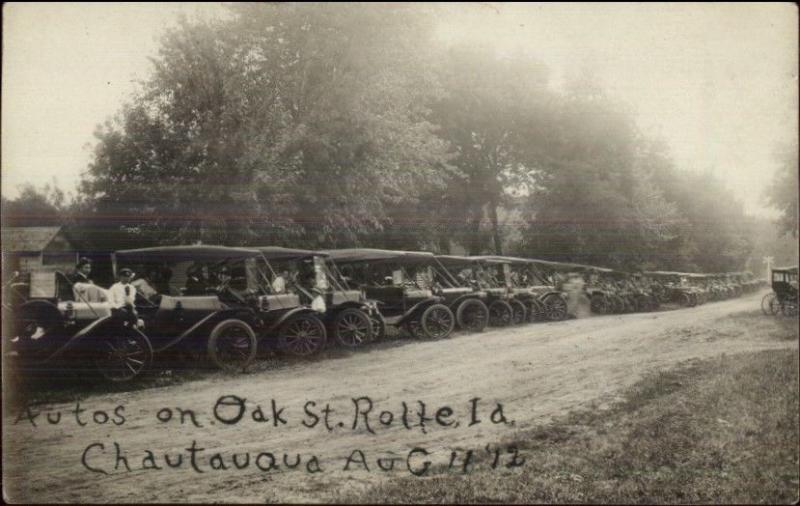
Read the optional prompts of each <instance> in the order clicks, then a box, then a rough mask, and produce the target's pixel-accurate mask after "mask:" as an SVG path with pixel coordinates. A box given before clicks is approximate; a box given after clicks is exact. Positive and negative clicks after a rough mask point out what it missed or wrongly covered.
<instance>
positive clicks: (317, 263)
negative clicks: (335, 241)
mask: <svg viewBox="0 0 800 506" xmlns="http://www.w3.org/2000/svg"><path fill="white" fill-rule="evenodd" d="M257 249H258V250H259V251H261V252H262V254H263V255H264V256H265V257H267V258H269V263H270V266H271V267H272V268H273V269H274V270H275V271H278V272H287V273H291V274H290V279H291V281H290V286H291V288H290V289H293V290H294V291H296V293H297V294H298V295H299V296H300V301H301V302H303V303H304V304H307V305H314V304H315V303H316V304H317V305H321V306H322V307H324V308H325V312H324V313H322V314H321V315H320V316H321V318H322V320H323V322H324V323H325V324H326V326H327V333H328V335H330V336H333V338H334V339H335V340H336V342H337V343H339V344H340V345H341V346H344V347H346V348H356V347H358V346H360V345H362V344H364V343H366V342H369V341H372V340H373V339H380V338H381V337H382V335H383V326H384V323H383V317H382V316H381V314H380V312H379V311H378V307H377V303H376V302H375V301H371V300H368V299H366V297H365V295H364V292H363V291H361V290H358V289H351V288H350V287H348V286H347V283H346V282H345V281H344V280H343V279H342V276H341V273H340V272H339V270H338V269H337V268H336V265H335V264H334V263H333V262H331V261H330V259H329V256H328V255H327V254H325V253H323V252H319V251H311V250H304V249H292V248H282V247H278V246H266V247H258V248H257Z"/></svg>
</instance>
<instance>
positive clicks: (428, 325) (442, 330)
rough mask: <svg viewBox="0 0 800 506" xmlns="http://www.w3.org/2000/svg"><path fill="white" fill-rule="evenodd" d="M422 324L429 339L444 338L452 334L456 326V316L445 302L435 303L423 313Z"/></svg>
mask: <svg viewBox="0 0 800 506" xmlns="http://www.w3.org/2000/svg"><path fill="white" fill-rule="evenodd" d="M420 324H421V325H422V331H423V333H424V334H425V337H427V338H428V339H444V338H446V337H449V336H450V333H451V332H453V328H455V326H456V317H455V316H453V312H452V311H450V308H449V307H447V306H445V305H444V304H434V305H432V306H430V307H428V309H426V310H425V311H423V313H422V317H420Z"/></svg>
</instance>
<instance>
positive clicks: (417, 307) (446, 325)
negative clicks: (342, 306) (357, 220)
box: [323, 248, 456, 339]
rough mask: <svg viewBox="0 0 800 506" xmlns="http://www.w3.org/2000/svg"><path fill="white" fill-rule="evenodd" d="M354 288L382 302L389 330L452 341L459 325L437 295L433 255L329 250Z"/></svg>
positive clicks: (373, 250)
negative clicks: (393, 328)
mask: <svg viewBox="0 0 800 506" xmlns="http://www.w3.org/2000/svg"><path fill="white" fill-rule="evenodd" d="M323 253H326V254H327V255H329V257H330V259H331V261H333V263H335V264H336V267H337V268H338V269H339V270H340V272H341V273H342V274H343V275H344V279H345V280H346V281H347V283H348V284H349V285H350V286H357V287H358V288H359V289H361V290H363V291H364V294H365V296H366V298H368V299H370V300H375V301H377V302H378V309H379V310H380V313H381V315H382V316H383V319H384V322H385V324H386V325H388V326H392V327H395V328H402V329H405V330H406V331H407V332H408V333H410V334H411V335H412V336H414V337H417V338H427V339H443V338H446V337H449V336H450V334H451V333H452V332H453V329H454V328H455V324H456V318H455V315H454V314H453V312H452V310H451V309H450V308H449V307H448V306H447V305H446V304H445V303H444V302H445V298H444V297H443V296H441V295H434V293H433V290H434V286H433V280H432V279H430V277H429V276H430V274H429V272H430V271H429V269H428V268H429V267H430V266H431V265H434V262H435V258H434V256H433V254H432V253H427V252H409V251H393V250H382V249H369V248H355V249H338V250H326V251H324V252H323ZM412 272H413V273H414V274H415V275H413V276H412V275H411V274H410V273H412Z"/></svg>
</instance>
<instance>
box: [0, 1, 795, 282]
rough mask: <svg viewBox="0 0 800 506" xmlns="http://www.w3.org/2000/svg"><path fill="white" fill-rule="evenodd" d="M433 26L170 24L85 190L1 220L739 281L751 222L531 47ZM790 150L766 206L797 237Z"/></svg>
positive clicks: (18, 208)
mask: <svg viewBox="0 0 800 506" xmlns="http://www.w3.org/2000/svg"><path fill="white" fill-rule="evenodd" d="M412 7H413V8H412ZM437 12H438V11H437V8H436V7H435V6H432V7H424V8H423V7H420V6H409V5H407V4H392V5H385V4H382V5H372V4H363V5H362V4H359V5H356V4H328V3H319V4H305V3H300V4H243V5H234V6H232V7H231V16H230V17H229V18H227V19H224V20H220V21H215V22H199V21H194V22H189V21H183V22H182V23H181V24H180V25H179V26H178V27H177V28H174V29H172V30H171V31H169V32H168V33H167V34H166V35H165V36H164V38H163V40H162V41H161V46H160V50H159V52H158V54H157V56H156V57H155V58H153V60H152V63H153V69H152V73H151V75H150V76H149V78H148V79H146V80H145V82H143V83H142V85H141V88H140V90H139V92H138V93H137V94H136V96H134V97H133V98H132V99H131V101H130V102H129V103H127V104H125V105H124V106H123V107H122V108H121V109H120V111H119V113H118V114H117V115H116V116H115V117H114V118H112V119H110V120H108V121H106V122H105V123H104V124H103V125H100V126H99V127H98V129H97V132H96V136H97V144H96V147H95V151H94V157H93V160H92V162H91V164H90V166H89V167H88V171H87V174H86V176H85V178H84V180H83V181H82V184H81V187H80V192H79V196H80V197H79V198H78V199H77V200H76V201H75V202H73V203H72V204H71V206H67V203H65V202H64V196H63V195H61V196H59V195H54V194H53V193H52V191H53V190H52V189H49V190H46V191H45V192H44V194H39V193H37V191H36V190H35V189H29V190H27V191H25V192H23V194H22V195H21V197H20V198H19V199H16V200H15V201H6V200H5V199H4V202H3V208H4V211H6V210H11V211H12V214H14V213H15V214H16V215H18V216H21V215H26V214H27V215H28V216H34V217H35V216H41V217H42V219H56V218H57V217H58V216H59V215H60V216H62V217H63V216H69V217H70V218H69V219H71V220H72V222H73V223H74V224H76V225H78V226H83V227H84V228H86V229H87V230H90V232H89V233H87V237H88V236H91V237H94V238H95V239H96V241H99V242H102V243H103V244H104V247H105V248H109V249H113V247H116V246H119V247H125V246H129V245H131V244H142V245H145V244H174V243H187V242H194V241H198V240H200V241H203V242H206V243H221V244H237V245H247V244H267V243H274V244H282V245H287V246H299V247H345V246H368V247H369V246H372V247H391V248H398V249H431V250H437V251H440V252H449V251H450V250H451V249H456V250H458V249H463V250H464V251H466V252H469V253H474V254H478V253H489V252H491V253H506V254H507V253H512V254H519V255H525V256H530V257H539V258H547V259H553V260H565V261H575V262H580V263H593V264H597V265H604V266H609V267H619V268H631V269H638V268H644V269H674V270H709V271H722V270H739V269H741V268H743V266H744V265H745V264H746V263H747V260H748V258H749V256H750V255H751V254H752V252H753V251H754V250H753V244H752V230H753V228H752V226H753V225H752V223H751V221H748V219H747V217H746V216H745V214H744V211H743V208H742V205H741V204H740V203H738V202H737V201H736V199H734V198H733V197H732V195H731V193H730V192H729V191H728V190H726V189H725V187H724V182H723V181H721V180H720V179H719V178H717V177H715V176H713V175H712V174H711V173H710V172H709V173H699V174H698V173H696V172H689V171H684V170H682V169H681V168H680V167H677V166H676V164H675V163H674V162H673V161H672V159H671V158H670V156H669V152H668V150H666V149H665V148H664V147H663V146H662V145H660V144H659V143H658V142H657V141H655V140H653V139H648V138H646V137H645V136H643V135H642V134H641V133H640V132H639V131H638V129H637V128H636V125H635V123H634V122H633V120H632V115H631V114H630V113H629V112H628V111H627V110H626V108H625V107H623V106H622V105H620V104H619V103H617V102H615V101H614V100H611V99H610V98H609V97H607V96H605V95H604V93H603V90H602V89H601V88H600V87H599V86H597V85H596V83H594V82H593V80H592V79H591V76H590V75H587V74H580V73H578V74H579V75H580V76H581V77H580V79H578V80H575V81H574V82H572V83H570V84H569V85H568V86H566V87H565V89H564V90H558V89H556V88H555V87H554V86H553V85H552V84H551V83H550V81H549V73H548V69H547V68H546V67H545V66H544V65H542V64H541V63H540V62H539V61H538V60H537V59H536V57H535V50H532V51H530V52H527V53H523V52H518V53H513V54H503V53H499V52H497V51H495V50H493V49H489V48H486V47H480V46H467V45H459V44H456V45H450V46H446V45H444V44H443V43H441V42H440V41H438V40H437V39H436V37H435V20H436V16H437ZM793 154H794V158H791V156H790V155H789V154H788V152H787V155H786V156H785V163H784V164H783V170H782V172H780V174H778V176H776V180H775V182H774V184H773V187H772V189H771V191H770V196H769V197H768V199H769V203H770V204H771V205H773V206H774V207H776V208H777V209H779V210H780V211H781V212H782V213H783V220H782V221H783V227H784V228H785V229H786V230H788V231H789V232H793V233H794V234H795V235H796V234H797V194H796V189H797V155H796V150H795V151H793ZM792 178H793V179H792ZM47 192H50V194H48V193H47ZM48 195H49V196H48ZM67 208H68V209H67ZM65 210H66V211H65ZM29 221H30V220H29ZM34 221H35V220H34ZM99 242H97V243H98V244H99Z"/></svg>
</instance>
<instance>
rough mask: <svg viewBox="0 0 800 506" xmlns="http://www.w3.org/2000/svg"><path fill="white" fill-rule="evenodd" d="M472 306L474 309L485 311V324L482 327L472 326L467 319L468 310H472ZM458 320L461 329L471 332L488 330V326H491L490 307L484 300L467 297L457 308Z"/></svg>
mask: <svg viewBox="0 0 800 506" xmlns="http://www.w3.org/2000/svg"><path fill="white" fill-rule="evenodd" d="M470 308H473V311H475V310H480V311H481V312H483V314H484V317H483V324H482V325H481V326H480V327H470V326H469V325H468V324H467V322H466V321H465V319H466V315H467V312H468V311H469V310H470ZM456 322H457V323H458V328H459V329H461V330H466V331H469V332H483V331H484V330H486V327H488V326H489V308H488V307H486V304H484V303H483V301H482V300H478V299H467V300H465V301H462V302H461V304H459V305H458V308H457V309H456Z"/></svg>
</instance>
